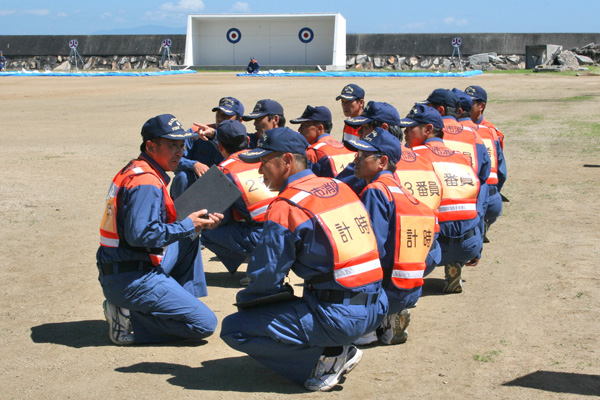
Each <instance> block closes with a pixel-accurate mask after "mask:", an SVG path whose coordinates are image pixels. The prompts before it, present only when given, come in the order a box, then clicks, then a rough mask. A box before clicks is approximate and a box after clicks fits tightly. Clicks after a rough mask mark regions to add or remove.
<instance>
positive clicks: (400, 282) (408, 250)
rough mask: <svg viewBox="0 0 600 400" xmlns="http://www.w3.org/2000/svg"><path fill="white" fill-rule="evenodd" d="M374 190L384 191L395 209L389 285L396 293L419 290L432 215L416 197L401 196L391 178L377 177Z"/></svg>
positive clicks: (432, 233) (432, 232) (430, 240)
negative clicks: (392, 256) (392, 258)
mask: <svg viewBox="0 0 600 400" xmlns="http://www.w3.org/2000/svg"><path fill="white" fill-rule="evenodd" d="M373 186H374V187H376V188H378V189H380V190H382V191H385V190H387V191H388V193H387V196H388V198H389V197H391V199H393V201H394V204H395V209H396V230H395V238H394V266H393V270H392V275H391V280H392V283H393V284H394V286H396V287H397V288H399V289H412V288H415V287H419V286H422V285H423V272H424V271H425V267H426V264H425V260H426V259H427V254H429V250H430V249H431V245H432V244H433V241H434V238H435V230H436V229H435V228H436V227H435V225H436V217H435V214H434V212H433V210H431V209H430V208H429V207H427V206H426V205H425V204H423V203H420V202H419V200H417V199H416V198H415V197H413V196H411V195H410V194H409V193H405V192H403V191H402V187H401V186H398V184H397V183H396V182H395V181H394V179H393V178H391V176H390V177H388V176H387V175H383V176H380V177H379V178H378V179H377V180H376V181H375V182H373Z"/></svg>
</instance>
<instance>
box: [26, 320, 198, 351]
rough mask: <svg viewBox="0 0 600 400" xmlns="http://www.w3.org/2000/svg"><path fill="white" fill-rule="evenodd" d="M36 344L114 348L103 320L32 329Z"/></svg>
mask: <svg viewBox="0 0 600 400" xmlns="http://www.w3.org/2000/svg"><path fill="white" fill-rule="evenodd" d="M31 340H33V342H34V343H52V344H60V345H63V346H68V347H73V348H76V349H81V348H84V347H99V346H114V344H113V343H112V342H111V341H110V339H109V337H108V324H107V323H106V321H102V320H89V321H72V322H56V323H52V324H43V325H38V326H34V327H32V328H31ZM206 343H208V342H207V341H206V340H197V341H176V342H169V343H159V344H147V345H144V344H142V345H140V346H161V347H165V346H176V347H196V346H201V345H204V344H206Z"/></svg>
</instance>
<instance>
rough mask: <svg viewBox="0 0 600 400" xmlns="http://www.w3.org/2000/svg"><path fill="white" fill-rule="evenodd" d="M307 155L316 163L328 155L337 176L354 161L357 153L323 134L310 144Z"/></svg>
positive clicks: (334, 174)
mask: <svg viewBox="0 0 600 400" xmlns="http://www.w3.org/2000/svg"><path fill="white" fill-rule="evenodd" d="M306 156H307V157H308V159H309V160H310V161H312V162H313V163H316V162H317V161H319V160H320V159H321V158H323V157H327V159H328V160H329V163H330V164H331V170H332V171H333V176H337V174H339V173H340V172H342V171H343V170H344V169H345V168H346V167H347V166H348V164H350V163H351V162H353V161H354V157H355V156H356V153H355V152H354V151H351V150H348V149H347V148H345V147H344V145H343V144H342V143H340V142H338V141H337V140H335V139H334V138H332V137H331V136H329V135H322V136H321V137H320V138H319V140H317V141H316V142H314V143H313V144H311V145H310V146H308V149H306Z"/></svg>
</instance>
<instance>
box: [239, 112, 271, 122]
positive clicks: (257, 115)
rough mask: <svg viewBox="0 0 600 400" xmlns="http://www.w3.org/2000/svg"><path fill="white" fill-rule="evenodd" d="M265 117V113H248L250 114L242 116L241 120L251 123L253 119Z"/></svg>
mask: <svg viewBox="0 0 600 400" xmlns="http://www.w3.org/2000/svg"><path fill="white" fill-rule="evenodd" d="M265 115H267V113H250V114H246V115H244V116H243V117H242V120H244V121H252V120H253V119H256V118H260V117H264V116H265Z"/></svg>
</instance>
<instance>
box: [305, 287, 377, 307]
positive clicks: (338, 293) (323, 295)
mask: <svg viewBox="0 0 600 400" xmlns="http://www.w3.org/2000/svg"><path fill="white" fill-rule="evenodd" d="M317 298H318V299H319V300H320V301H324V302H326V303H335V304H344V300H345V299H347V303H348V304H350V305H353V306H368V305H369V304H374V303H375V302H376V301H377V299H378V298H379V296H378V295H377V293H362V292H361V293H357V292H345V291H343V290H319V291H318V293H317Z"/></svg>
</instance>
